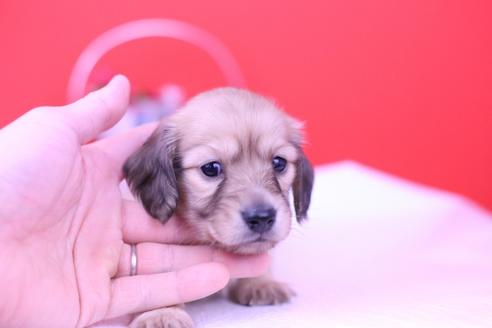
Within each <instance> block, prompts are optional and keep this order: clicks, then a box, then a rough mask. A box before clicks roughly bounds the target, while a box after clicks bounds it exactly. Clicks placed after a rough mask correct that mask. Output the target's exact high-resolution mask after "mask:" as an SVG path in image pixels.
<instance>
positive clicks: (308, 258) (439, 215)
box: [110, 162, 492, 328]
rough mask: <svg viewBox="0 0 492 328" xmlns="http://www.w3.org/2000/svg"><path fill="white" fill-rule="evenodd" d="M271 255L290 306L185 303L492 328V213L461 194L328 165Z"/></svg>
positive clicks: (319, 321) (203, 323)
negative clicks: (300, 217) (301, 216)
mask: <svg viewBox="0 0 492 328" xmlns="http://www.w3.org/2000/svg"><path fill="white" fill-rule="evenodd" d="M273 253H274V260H273V262H274V263H273V272H274V275H275V276H276V277H277V278H278V279H279V280H282V281H285V282H288V283H289V284H290V285H291V286H292V287H293V288H294V289H295V290H296V292H297V294H298V296H297V297H296V298H294V299H293V300H292V302H291V303H290V304H286V305H282V306H275V307H271V306H268V307H259V308H258V307H256V308H250V307H243V306H239V305H235V304H232V303H230V302H228V301H227V300H225V299H224V298H221V297H218V296H215V297H212V298H209V299H206V300H202V301H198V302H195V303H192V304H189V305H188V306H187V308H188V311H189V312H190V313H191V315H192V317H193V318H194V320H195V322H196V323H197V326H198V327H203V328H205V327H206V328H219V327H234V328H243V327H244V328H252V327H253V328H271V327H280V328H282V327H285V328H290V327H292V328H294V327H295V328H298V327H308V328H310V327H313V328H316V327H320V328H321V327H344V328H345V327H346V328H349V327H367V328H372V327H377V328H383V327H393V328H397V327H446V328H452V327H460V328H461V327H466V328H473V327H492V214H491V213H489V212H487V211H485V210H483V209H481V208H479V207H478V206H476V205H475V204H474V203H473V202H471V201H468V200H466V199H465V198H463V197H461V196H458V195H454V194H451V193H446V192H443V191H439V190H436V189H432V188H428V187H425V186H421V185H418V184H414V183H411V182H408V181H405V180H402V179H399V178H395V177H393V176H390V175H387V174H385V173H381V172H379V171H376V170H373V169H371V168H368V167H365V166H362V165H360V164H357V163H354V162H341V163H337V164H332V165H326V166H321V167H318V168H317V170H316V184H315V189H314V193H313V200H312V208H311V211H310V220H309V221H308V222H307V223H305V224H303V225H302V226H298V225H297V224H295V225H294V228H293V231H292V232H291V235H290V236H289V237H288V239H287V240H286V241H285V242H283V243H282V244H281V245H279V246H278V248H277V249H275V250H274V252H273ZM163 292H165V291H163ZM110 326H111V327H118V326H121V325H119V324H116V323H115V324H113V325H110Z"/></svg>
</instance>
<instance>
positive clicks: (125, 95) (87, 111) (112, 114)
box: [62, 75, 130, 144]
mask: <svg viewBox="0 0 492 328" xmlns="http://www.w3.org/2000/svg"><path fill="white" fill-rule="evenodd" d="M129 97H130V82H129V81H128V79H127V78H126V77H125V76H123V75H116V76H115V77H113V78H112V79H111V81H110V82H109V83H108V84H107V85H106V86H104V87H102V88H101V89H99V90H96V91H93V92H91V93H89V94H88V95H87V96H85V97H83V98H81V99H79V100H77V101H76V102H74V103H72V104H69V105H66V106H63V107H62V108H63V109H65V110H67V116H66V117H67V120H68V123H69V124H70V126H71V127H72V128H73V129H74V130H75V132H76V134H77V136H78V138H79V140H80V143H81V144H84V143H87V142H89V141H91V140H94V139H95V138H96V137H97V136H98V135H99V134H100V133H101V132H103V131H105V130H107V129H109V128H111V127H112V126H113V125H115V124H116V123H117V122H118V121H119V120H120V119H121V118H122V117H123V115H124V114H125V112H126V109H127V107H128V102H129Z"/></svg>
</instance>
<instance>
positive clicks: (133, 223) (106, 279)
mask: <svg viewBox="0 0 492 328" xmlns="http://www.w3.org/2000/svg"><path fill="white" fill-rule="evenodd" d="M128 98H129V83H128V81H127V79H126V78H124V77H122V76H117V77H115V78H114V79H113V80H112V81H111V82H110V83H109V84H108V86H106V87H104V88H103V89H101V90H98V91H96V92H93V93H91V94H89V95H88V96H86V97H85V98H83V99H81V100H79V101H77V102H75V103H73V104H70V105H67V106H63V107H43V108H37V109H34V110H32V111H30V112H28V113H26V114H25V115H23V116H22V117H20V118H19V119H18V120H16V121H14V122H13V123H11V124H10V125H8V126H6V127H5V128H4V129H2V130H0V154H1V155H0V156H1V160H0V291H1V292H0V326H8V327H43V326H49V327H83V326H87V325H90V324H92V323H95V322H97V321H100V320H103V319H107V318H112V317H117V316H120V315H124V314H127V313H134V312H141V311H146V310H150V309H154V308H158V307H163V306H167V305H173V304H178V303H183V302H189V301H192V300H195V299H198V298H202V297H205V296H208V295H210V294H212V293H214V292H216V291H218V290H220V289H221V288H223V287H224V286H225V285H226V284H227V282H228V280H229V277H231V276H232V277H245V276H256V275H260V274H261V273H263V271H264V270H265V269H266V267H267V266H268V258H267V257H266V256H265V255H262V256H247V257H244V256H242V257H239V256H235V255H231V254H226V253H224V252H221V251H219V250H214V249H212V248H209V247H206V246H178V245H172V244H177V243H180V242H182V241H183V240H187V239H189V238H192V236H190V232H189V231H186V230H185V228H184V227H179V226H178V224H177V223H176V220H170V222H168V224H166V225H161V224H160V223H159V222H157V221H156V220H153V219H152V218H150V217H149V216H148V215H147V214H146V213H145V211H144V210H143V208H142V207H141V206H140V204H138V203H137V202H135V201H132V200H125V199H123V198H122V196H121V193H120V190H119V187H118V186H119V183H120V181H121V180H122V171H121V167H122V165H123V162H124V161H125V160H126V158H127V157H128V156H129V155H130V154H131V153H132V152H133V151H134V150H135V149H137V148H138V147H139V146H140V145H141V144H142V143H143V142H144V140H145V139H146V137H147V136H148V135H149V134H150V133H151V132H152V130H153V128H155V125H153V126H144V127H140V128H136V129H133V130H131V131H128V132H127V133H124V134H121V135H117V136H114V137H111V138H107V139H103V140H99V141H95V142H91V141H92V140H94V139H95V138H96V136H97V135H98V134H100V133H101V132H102V131H104V130H106V129H108V128H110V127H111V126H112V125H114V124H115V123H116V122H117V121H118V120H119V119H120V118H121V117H122V116H123V114H124V112H125V110H126V107H127V105H128ZM162 243H164V244H162ZM130 244H138V248H137V250H138V251H137V252H138V273H139V275H136V276H131V277H130V276H129V270H130V269H129V267H130Z"/></svg>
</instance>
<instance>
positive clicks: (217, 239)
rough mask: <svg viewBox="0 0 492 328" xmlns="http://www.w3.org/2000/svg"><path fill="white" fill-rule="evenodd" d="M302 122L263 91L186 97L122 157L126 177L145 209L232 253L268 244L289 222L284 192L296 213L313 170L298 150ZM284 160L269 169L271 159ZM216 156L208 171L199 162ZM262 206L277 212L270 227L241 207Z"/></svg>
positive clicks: (301, 213)
mask: <svg viewBox="0 0 492 328" xmlns="http://www.w3.org/2000/svg"><path fill="white" fill-rule="evenodd" d="M301 128H302V124H300V123H299V122H298V121H296V120H294V119H293V118H291V117H289V116H288V115H286V114H285V113H284V112H282V111H281V110H279V109H278V108H277V107H276V106H275V104H274V103H273V102H271V101H269V100H267V99H266V98H264V97H261V96H259V95H257V94H254V93H251V92H249V91H246V90H239V89H233V88H222V89H216V90H212V91H209V92H205V93H202V94H200V95H198V96H196V97H194V98H193V99H191V100H190V101H189V102H188V103H187V104H186V105H185V107H184V108H183V109H181V110H180V111H178V112H177V113H176V114H175V115H173V116H172V117H171V118H169V119H168V120H166V121H164V122H163V123H161V125H160V126H159V127H158V128H157V129H156V131H155V132H154V133H153V135H152V136H151V137H150V138H149V140H148V141H147V142H146V143H145V144H144V146H143V147H142V148H141V149H140V150H138V151H137V152H136V153H135V154H134V155H132V156H131V157H130V158H129V159H128V161H127V163H126V164H125V174H126V177H127V181H128V183H129V185H130V187H131V189H132V191H133V192H134V193H135V194H136V196H137V197H138V198H140V199H141V201H142V203H143V205H144V207H145V208H146V210H147V211H148V212H149V213H150V214H151V215H152V216H154V217H156V218H158V219H160V220H161V221H163V222H164V221H166V220H167V219H169V217H170V216H171V215H172V214H173V213H174V212H176V214H177V215H178V216H179V217H180V218H182V219H183V220H186V222H187V223H188V224H189V225H190V226H191V227H193V228H194V229H195V230H196V231H197V234H198V235H197V237H198V238H199V239H200V240H201V241H202V242H206V243H211V244H214V245H217V246H219V247H222V248H224V249H227V250H229V251H234V252H238V253H257V252H263V251H266V250H268V249H269V248H271V247H273V246H274V245H275V244H276V243H278V242H279V241H280V240H282V239H284V238H285V237H286V236H287V234H288V232H289V230H290V224H291V220H290V218H291V212H290V208H289V201H288V192H289V190H290V189H291V188H293V192H294V205H295V209H296V214H297V219H298V220H299V221H300V220H302V219H303V218H304V217H305V216H306V212H307V209H308V207H309V199H310V195H311V188H312V184H313V172H312V168H311V165H310V164H309V161H308V160H307V159H306V157H305V156H304V153H303V152H302V149H301V143H302V133H301ZM275 157H281V158H283V159H285V160H286V161H287V165H286V168H285V169H284V171H283V172H280V173H279V172H275V171H274V169H273V167H272V160H273V159H274V158H275ZM211 162H217V163H220V165H221V167H222V172H221V174H220V175H219V176H217V177H208V176H206V175H205V174H204V172H202V169H201V168H202V166H203V165H205V164H207V163H211ZM255 206H256V207H258V206H260V207H261V206H263V207H265V208H269V209H273V210H274V211H275V212H276V215H275V216H274V219H275V221H274V223H273V224H272V226H271V229H269V230H268V231H264V232H261V233H260V232H256V231H252V229H251V228H250V227H248V225H247V224H246V223H245V220H244V213H245V212H247V211H248V209H249V208H251V207H255Z"/></svg>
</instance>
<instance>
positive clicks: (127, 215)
mask: <svg viewBox="0 0 492 328" xmlns="http://www.w3.org/2000/svg"><path fill="white" fill-rule="evenodd" d="M122 222H123V227H122V229H123V240H124V241H125V242H127V243H130V244H136V243H140V242H156V243H172V244H182V243H188V244H189V243H192V242H193V241H196V236H195V234H194V233H193V231H191V229H190V228H189V227H187V226H186V225H185V224H184V223H183V222H182V220H181V218H179V217H176V216H173V217H171V219H169V220H168V221H167V222H166V223H165V224H163V223H162V222H160V221H159V220H156V219H154V218H152V217H151V216H150V215H149V214H148V213H147V212H146V211H145V210H144V208H143V207H142V205H141V204H140V203H138V202H137V201H133V200H124V201H123V206H122Z"/></svg>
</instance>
